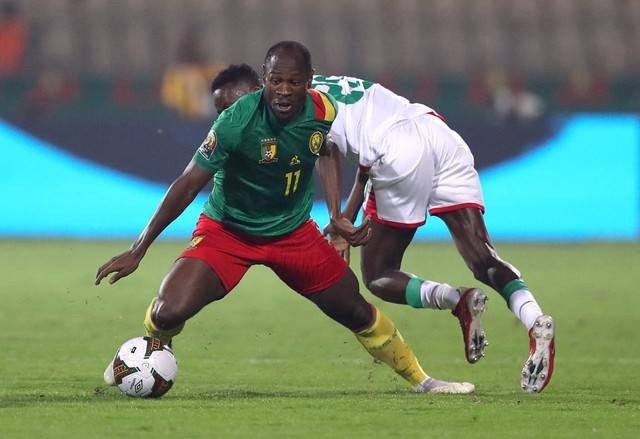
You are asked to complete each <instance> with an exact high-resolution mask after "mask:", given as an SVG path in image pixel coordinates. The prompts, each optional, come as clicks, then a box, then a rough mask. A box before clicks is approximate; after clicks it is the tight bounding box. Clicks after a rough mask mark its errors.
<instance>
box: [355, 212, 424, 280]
mask: <svg viewBox="0 0 640 439" xmlns="http://www.w3.org/2000/svg"><path fill="white" fill-rule="evenodd" d="M415 233H416V228H415V227H409V228H403V227H393V226H389V225H386V224H381V223H379V222H375V221H373V222H372V223H371V239H370V240H369V242H368V243H367V244H366V245H364V246H362V247H360V267H361V269H362V275H363V277H364V280H365V282H369V281H371V280H373V279H376V278H377V277H378V276H379V275H381V274H383V273H384V272H385V271H387V270H397V269H399V268H400V265H401V264H402V258H403V256H404V252H405V251H406V250H407V247H408V246H409V244H410V243H411V240H412V239H413V237H414V235H415Z"/></svg>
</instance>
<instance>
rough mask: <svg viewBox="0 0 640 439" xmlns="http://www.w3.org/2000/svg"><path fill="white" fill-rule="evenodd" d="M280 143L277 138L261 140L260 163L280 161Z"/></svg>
mask: <svg viewBox="0 0 640 439" xmlns="http://www.w3.org/2000/svg"><path fill="white" fill-rule="evenodd" d="M277 153H278V144H277V143H276V139H275V138H269V139H262V140H260V161H259V162H258V163H275V162H277V161H278V157H276V154H277Z"/></svg>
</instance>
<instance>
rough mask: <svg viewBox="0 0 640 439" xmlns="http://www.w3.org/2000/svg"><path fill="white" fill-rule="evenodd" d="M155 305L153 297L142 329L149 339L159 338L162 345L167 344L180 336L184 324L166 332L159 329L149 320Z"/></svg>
mask: <svg viewBox="0 0 640 439" xmlns="http://www.w3.org/2000/svg"><path fill="white" fill-rule="evenodd" d="M155 303H156V298H155V297H154V298H153V300H152V301H151V303H150V304H149V308H147V313H146V314H145V316H144V329H146V331H147V335H148V336H149V337H155V338H159V339H160V340H161V341H162V342H163V343H164V344H169V343H170V342H171V339H172V338H173V337H175V336H176V335H178V334H180V332H181V331H182V328H184V323H183V324H182V325H180V326H177V327H176V328H173V329H166V330H162V329H159V328H158V327H157V326H156V324H155V323H153V320H152V319H151V313H152V312H153V305H154V304H155Z"/></svg>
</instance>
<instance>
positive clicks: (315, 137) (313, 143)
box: [309, 131, 324, 155]
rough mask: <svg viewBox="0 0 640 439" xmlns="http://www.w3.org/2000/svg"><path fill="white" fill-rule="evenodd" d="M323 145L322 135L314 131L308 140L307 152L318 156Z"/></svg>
mask: <svg viewBox="0 0 640 439" xmlns="http://www.w3.org/2000/svg"><path fill="white" fill-rule="evenodd" d="M323 143H324V136H323V135H322V133H321V132H320V131H314V132H313V134H311V137H310V138H309V150H310V151H311V152H312V153H314V154H315V155H318V153H319V152H320V148H322V144H323Z"/></svg>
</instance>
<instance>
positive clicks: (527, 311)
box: [509, 290, 543, 329]
mask: <svg viewBox="0 0 640 439" xmlns="http://www.w3.org/2000/svg"><path fill="white" fill-rule="evenodd" d="M509 309H511V311H512V312H513V313H514V314H515V315H516V317H517V318H518V319H519V320H520V321H521V322H522V323H523V324H524V326H526V327H527V329H531V328H533V324H534V323H535V321H536V319H537V318H538V317H540V316H541V315H542V314H543V313H542V309H540V305H538V302H536V298H535V297H533V294H531V291H529V290H517V291H515V292H514V293H513V294H512V295H511V297H509Z"/></svg>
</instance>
